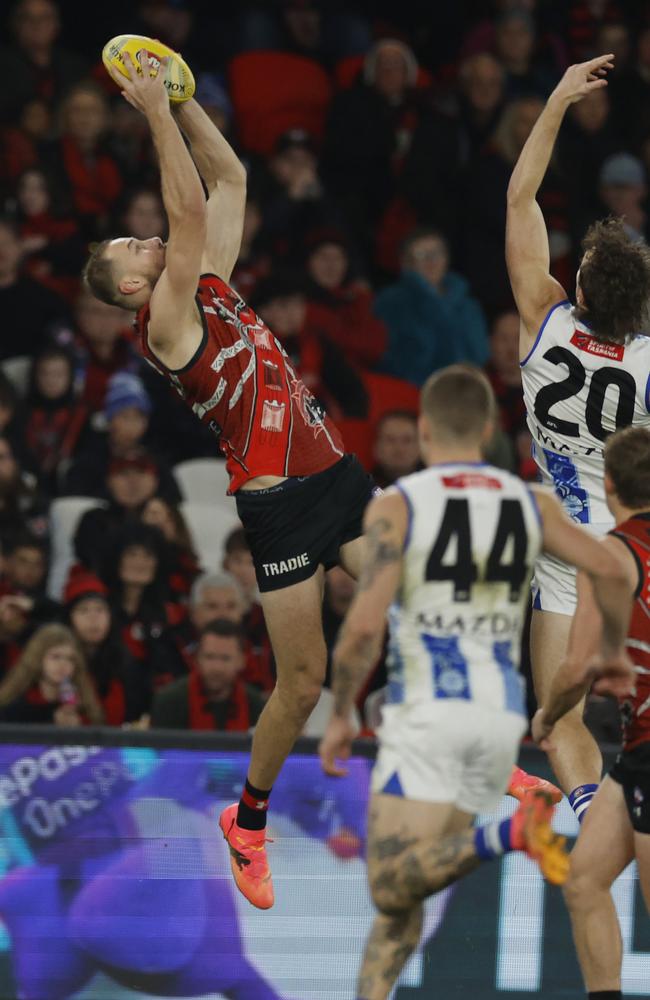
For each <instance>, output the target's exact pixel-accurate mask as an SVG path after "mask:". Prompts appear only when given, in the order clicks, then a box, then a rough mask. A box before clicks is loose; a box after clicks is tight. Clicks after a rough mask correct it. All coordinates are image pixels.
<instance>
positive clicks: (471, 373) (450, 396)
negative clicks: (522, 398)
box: [420, 365, 496, 441]
mask: <svg viewBox="0 0 650 1000" xmlns="http://www.w3.org/2000/svg"><path fill="white" fill-rule="evenodd" d="M420 406H421V410H422V413H423V414H424V416H425V417H427V418H428V419H429V420H430V421H431V423H432V424H433V425H434V426H435V429H436V432H437V433H438V435H439V436H440V437H441V438H446V439H451V440H453V441H478V440H480V438H481V435H482V434H483V431H484V430H485V427H486V424H488V423H489V422H490V421H492V420H494V418H495V414H496V401H495V399H494V392H493V391H492V386H491V385H490V383H489V382H488V380H487V378H486V377H485V375H484V374H483V372H482V371H481V370H480V369H479V368H474V367H473V366H472V365H450V366H449V368H443V369H442V371H439V372H436V373H435V374H433V375H430V376H429V378H428V379H427V381H426V382H425V383H424V385H423V387H422V394H421V396H420Z"/></svg>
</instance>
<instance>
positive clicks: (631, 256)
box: [576, 218, 650, 344]
mask: <svg viewBox="0 0 650 1000" xmlns="http://www.w3.org/2000/svg"><path fill="white" fill-rule="evenodd" d="M582 249H583V253H584V254H585V255H586V257H587V259H586V260H585V258H584V257H583V261H582V264H581V266H580V288H581V290H582V294H583V296H584V303H585V304H584V307H583V306H578V307H577V309H576V315H577V317H578V319H580V320H582V321H583V322H584V323H586V324H587V325H588V326H589V328H590V330H591V331H592V332H593V334H594V336H595V337H596V339H597V340H600V341H604V342H605V343H610V344H624V343H625V342H626V341H627V340H628V339H629V338H630V337H634V336H635V334H637V333H641V332H642V331H643V330H644V329H645V327H646V324H647V322H648V315H649V306H650V248H648V247H647V246H646V245H645V244H644V243H633V242H632V240H631V239H630V238H629V236H628V235H627V233H626V231H625V228H624V226H623V222H622V220H621V219H614V218H609V219H603V220H602V221H600V222H595V223H594V224H593V226H590V227H589V229H588V230H587V233H586V235H585V238H584V240H583V241H582Z"/></svg>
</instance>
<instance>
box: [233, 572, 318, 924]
mask: <svg viewBox="0 0 650 1000" xmlns="http://www.w3.org/2000/svg"><path fill="white" fill-rule="evenodd" d="M323 578H324V572H323V569H322V568H319V570H318V572H317V573H316V574H314V576H312V577H310V579H309V580H305V581H303V582H302V583H297V584H294V585H293V586H291V587H285V588H283V589H282V590H276V591H272V592H270V593H266V594H262V597H261V600H262V607H263V608H264V616H265V619H266V626H267V629H268V632H269V636H270V639H271V644H272V646H273V653H274V655H275V662H276V670H277V683H276V686H275V688H274V690H273V693H272V694H271V697H270V698H269V700H268V702H267V703H266V705H265V707H264V711H263V712H262V714H261V715H260V718H259V720H258V723H257V726H256V727H255V733H254V736H253V746H252V751H251V759H250V764H249V769H248V777H247V781H246V787H245V790H244V793H243V795H242V800H241V801H240V803H238V804H237V803H235V804H233V805H231V806H228V807H227V808H226V809H225V810H224V811H223V812H222V814H221V817H220V820H219V825H220V827H221V830H222V832H223V834H224V836H225V837H226V840H227V841H228V845H229V848H230V855H231V869H232V873H233V876H234V878H235V882H236V883H237V887H238V888H239V890H240V892H242V893H243V895H244V896H246V898H247V899H248V900H249V902H251V903H253V905H254V906H257V907H259V908H260V909H268V908H269V907H270V906H272V905H273V900H274V896H273V885H272V882H271V872H270V869H269V866H268V862H267V859H266V850H265V846H264V845H265V835H264V829H265V825H266V809H267V806H268V797H269V794H270V791H271V788H272V787H273V783H274V781H275V779H276V778H277V776H278V774H279V773H280V770H281V768H282V765H283V764H284V762H285V760H286V758H287V757H288V755H289V753H290V752H291V749H292V747H293V745H294V743H295V742H296V739H297V738H298V737H299V736H300V734H301V732H302V730H303V727H304V725H305V722H306V721H307V719H308V718H309V716H310V714H311V712H312V710H313V708H314V706H315V705H316V702H317V701H318V699H319V697H320V692H321V688H322V684H323V680H324V678H325V669H326V665H327V649H326V646H325V639H324V638H323V624H322V610H321V607H322V600H323Z"/></svg>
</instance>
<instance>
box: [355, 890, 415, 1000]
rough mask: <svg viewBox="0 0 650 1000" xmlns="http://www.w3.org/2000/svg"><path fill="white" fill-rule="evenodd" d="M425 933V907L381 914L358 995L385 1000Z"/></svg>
mask: <svg viewBox="0 0 650 1000" xmlns="http://www.w3.org/2000/svg"><path fill="white" fill-rule="evenodd" d="M421 931H422V905H421V904H418V905H416V906H414V907H413V909H412V910H410V911H409V912H408V913H402V914H400V915H399V916H395V917H387V916H385V915H384V914H383V913H380V914H379V915H378V916H377V917H376V918H375V922H374V924H373V926H372V930H371V932H370V937H369V938H368V943H367V945H366V950H365V954H364V956H363V965H362V966H361V972H360V974H359V986H358V990H357V992H358V994H359V996H360V997H363V998H364V1000H385V998H386V997H388V996H389V994H390V991H391V989H392V987H393V983H394V982H395V980H396V979H397V977H398V976H399V974H400V972H401V971H402V969H403V968H404V965H405V964H406V962H407V960H408V959H409V958H410V956H411V954H412V953H413V951H414V950H415V948H416V947H417V944H418V941H419V940H420V934H421Z"/></svg>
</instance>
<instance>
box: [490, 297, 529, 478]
mask: <svg viewBox="0 0 650 1000" xmlns="http://www.w3.org/2000/svg"><path fill="white" fill-rule="evenodd" d="M485 372H486V375H487V377H488V378H489V380H490V382H491V384H492V388H493V389H494V395H495V396H496V400H497V405H498V407H499V418H500V425H501V429H502V430H503V431H504V432H505V434H507V435H508V437H509V438H510V440H511V442H512V445H513V448H514V453H515V456H516V463H517V472H518V474H519V475H520V476H522V478H524V479H534V478H535V477H536V474H535V463H534V461H533V458H532V456H531V449H530V445H531V438H530V433H529V431H528V427H527V424H526V406H525V404H524V397H523V392H522V388H521V366H520V364H519V314H518V313H517V312H515V311H514V309H513V310H508V311H507V312H504V313H501V314H500V315H499V316H497V317H496V319H495V320H494V323H493V324H492V330H491V332H490V360H489V361H488V363H487V365H486V366H485Z"/></svg>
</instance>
